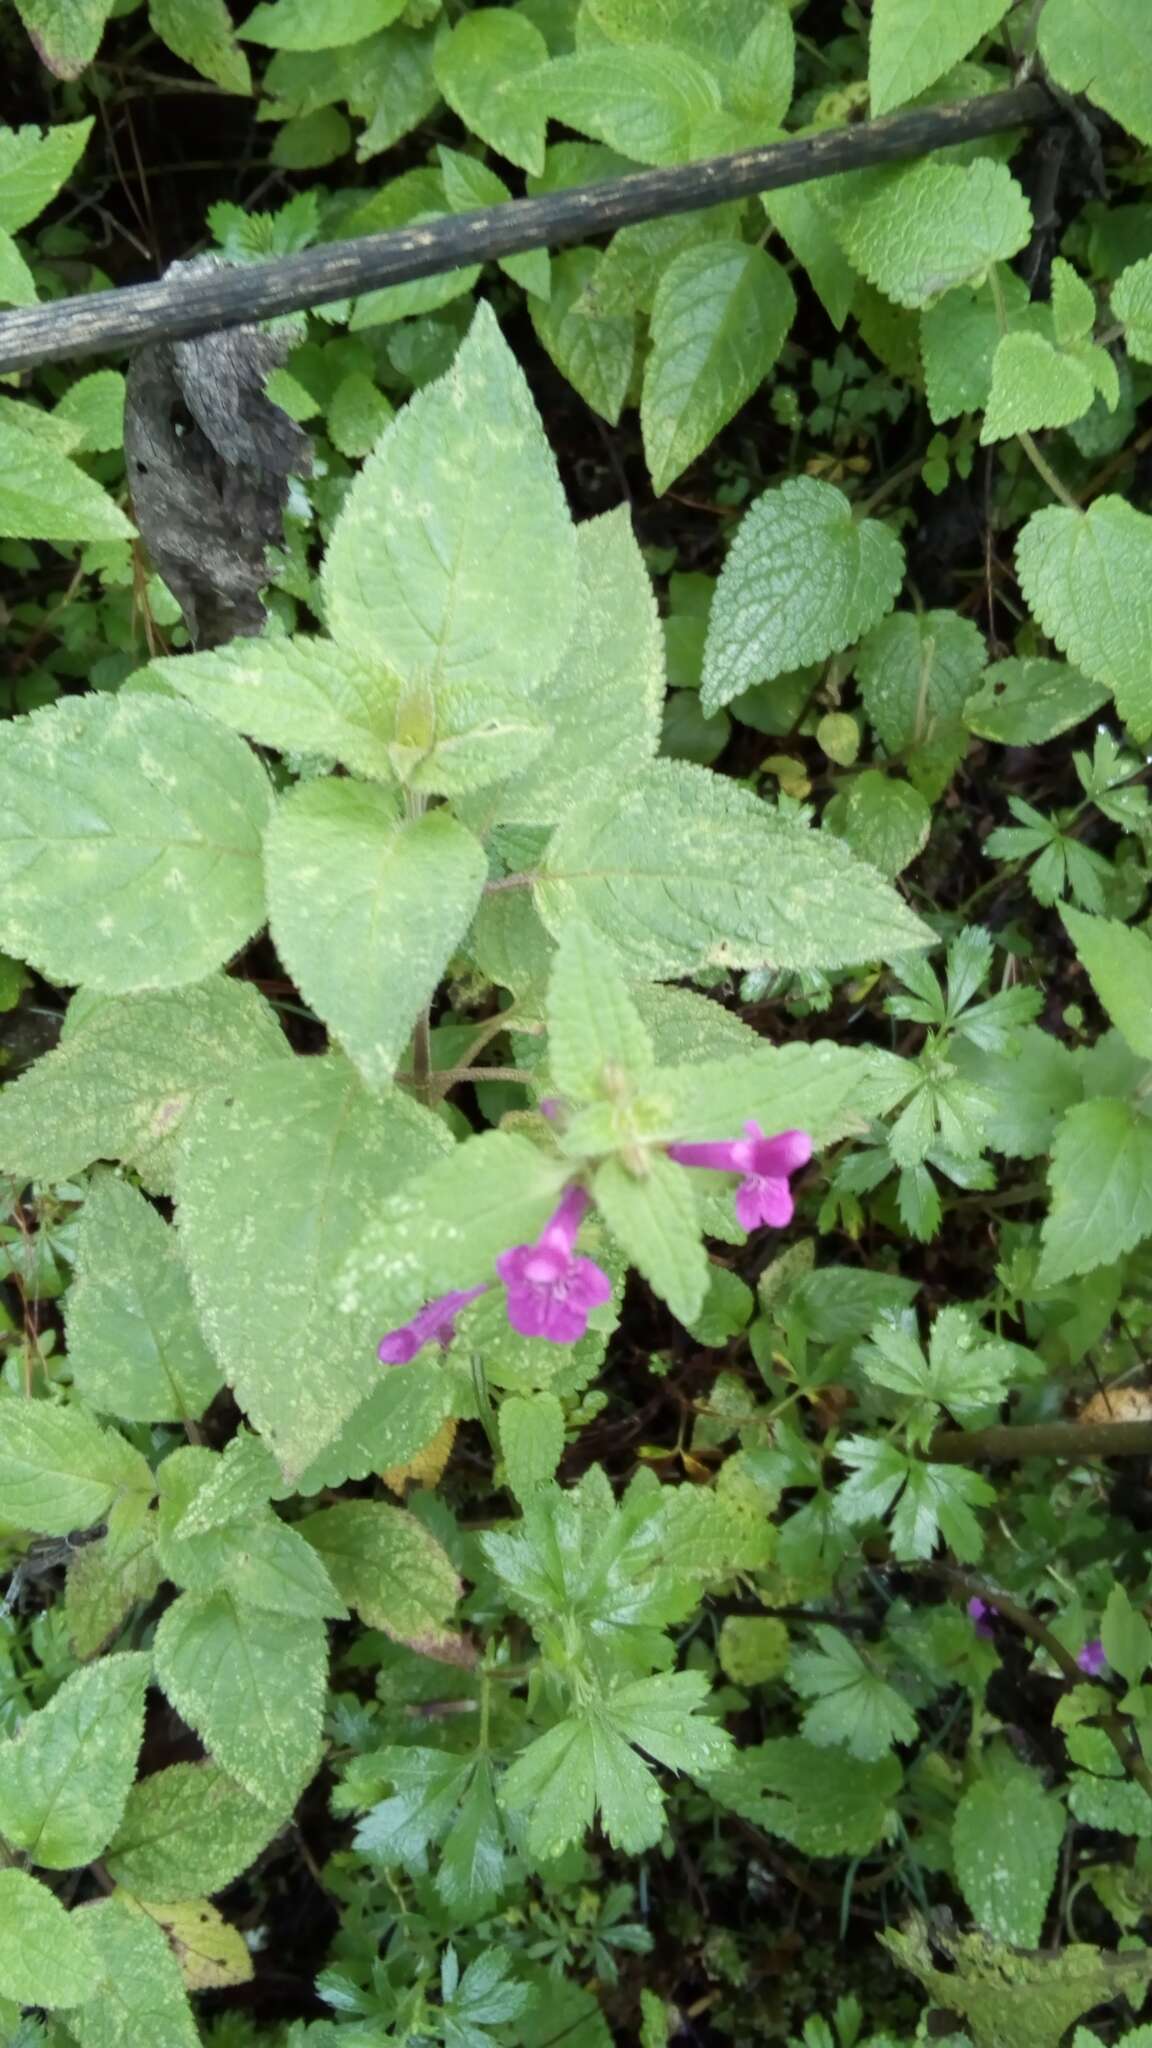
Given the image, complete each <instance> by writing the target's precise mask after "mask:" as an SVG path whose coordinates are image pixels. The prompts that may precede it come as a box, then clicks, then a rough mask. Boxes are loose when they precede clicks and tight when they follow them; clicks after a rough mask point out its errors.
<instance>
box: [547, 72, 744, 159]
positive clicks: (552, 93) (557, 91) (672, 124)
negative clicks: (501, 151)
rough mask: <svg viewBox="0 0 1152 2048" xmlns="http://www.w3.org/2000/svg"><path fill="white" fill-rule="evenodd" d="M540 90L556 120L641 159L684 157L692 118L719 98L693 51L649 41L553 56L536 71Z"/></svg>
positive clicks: (716, 105) (716, 109)
mask: <svg viewBox="0 0 1152 2048" xmlns="http://www.w3.org/2000/svg"><path fill="white" fill-rule="evenodd" d="M537 94H538V99H539V102H540V104H541V105H542V106H543V107H545V108H546V109H547V112H548V113H549V114H550V115H551V116H552V118H553V120H556V121H564V122H566V123H567V125H568V126H569V127H570V128H578V129H580V131H581V132H582V133H583V134H585V135H592V136H595V137H596V139H597V141H599V142H605V143H607V145H608V147H609V148H610V149H618V150H619V151H620V153H621V155H622V156H627V157H631V158H632V159H633V161H634V162H636V163H640V164H677V163H683V162H685V161H686V160H687V159H688V158H689V157H690V156H691V154H692V149H693V131H694V129H695V126H696V123H697V122H698V121H701V120H703V119H705V118H706V117H707V116H708V115H709V114H713V113H718V112H719V110H720V104H721V102H720V89H719V86H718V85H717V83H716V80H715V78H714V76H713V75H712V73H711V72H710V71H707V70H706V69H705V68H704V66H703V65H702V64H700V63H698V62H697V61H696V59H695V58H694V57H690V56H688V55H687V54H686V52H684V51H683V50H676V49H666V48H657V47H652V46H646V47H639V46H629V47H625V48H622V49H594V48H593V49H588V50H581V51H579V52H578V54H577V55H576V56H574V57H558V58H556V59H554V60H553V62H552V63H551V64H549V65H548V66H547V68H546V70H544V71H543V72H542V73H541V74H540V78H539V82H538V86H537Z"/></svg>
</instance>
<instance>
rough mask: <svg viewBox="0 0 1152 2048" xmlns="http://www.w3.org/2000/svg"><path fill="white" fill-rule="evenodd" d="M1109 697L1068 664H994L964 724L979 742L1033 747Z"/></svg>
mask: <svg viewBox="0 0 1152 2048" xmlns="http://www.w3.org/2000/svg"><path fill="white" fill-rule="evenodd" d="M1107 696H1108V691H1107V688H1106V686H1105V685H1104V684H1103V683H1096V682H1093V681H1092V680H1091V678H1090V677H1088V676H1083V675H1081V674H1080V671H1079V669H1075V668H1072V667H1070V665H1069V664H1068V663H1067V662H1066V661H1045V660H1042V659H1041V658H1039V657H1038V656H1031V657H1026V658H1024V659H1022V660H1016V659H1014V658H1010V659H1009V660H1007V661H997V662H994V663H993V665H992V667H991V668H990V669H987V670H986V671H985V674H984V676H983V677H982V679H981V685H980V688H979V690H977V692H976V694H975V696H972V697H969V699H968V701H967V703H966V704H965V706H964V723H965V725H966V726H967V727H968V730H969V732H974V733H976V734H977V735H978V736H979V738H980V739H982V740H996V741H997V742H998V743H999V744H1000V745H1001V746H1004V747H1035V746H1041V745H1043V743H1044V741H1045V740H1053V739H1056V738H1057V736H1058V735H1059V734H1060V733H1062V732H1068V731H1069V729H1070V728H1071V727H1072V726H1074V725H1079V724H1080V723H1081V722H1082V720H1084V719H1085V718H1090V717H1091V716H1092V713H1093V712H1094V711H1098V710H1099V709H1100V706H1101V704H1103V703H1104V702H1105V700H1106V698H1107Z"/></svg>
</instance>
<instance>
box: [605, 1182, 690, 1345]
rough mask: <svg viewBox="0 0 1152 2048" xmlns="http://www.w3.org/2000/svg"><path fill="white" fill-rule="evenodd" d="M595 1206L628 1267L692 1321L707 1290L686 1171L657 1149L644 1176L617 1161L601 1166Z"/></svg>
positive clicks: (677, 1312)
mask: <svg viewBox="0 0 1152 2048" xmlns="http://www.w3.org/2000/svg"><path fill="white" fill-rule="evenodd" d="M594 1192H595V1197H596V1206H597V1208H598V1209H599V1210H600V1213H601V1215H602V1216H603V1218H604V1221H605V1223H606V1224H607V1225H608V1228H609V1230H610V1231H611V1233H612V1235H613V1237H614V1238H615V1239H616V1241H617V1243H618V1244H619V1245H620V1247H621V1249H622V1250H623V1251H624V1252H626V1253H627V1255H628V1258H629V1261H630V1262H631V1264H632V1265H634V1266H636V1267H638V1268H639V1270H640V1272H641V1273H642V1274H643V1275H644V1278H645V1279H646V1280H647V1282H648V1284H649V1286H650V1287H652V1288H654V1289H655V1291H656V1293H657V1294H658V1295H659V1296H660V1298H661V1300H662V1301H666V1302H667V1304H668V1306H669V1308H670V1309H671V1311H672V1313H673V1315H674V1316H676V1317H677V1318H678V1320H679V1321H680V1322H682V1323H691V1322H694V1321H695V1319H696V1317H697V1316H698V1315H699V1313H700V1310H701V1309H702V1307H703V1306H704V1297H705V1295H706V1294H707V1292H708V1272H709V1267H708V1255H707V1253H706V1252H705V1250H704V1247H703V1245H702V1243H701V1241H700V1218H699V1216H698V1214H697V1209H696V1196H695V1192H694V1190H693V1186H692V1179H691V1176H690V1174H689V1172H688V1169H687V1168H686V1167H683V1166H676V1165H674V1164H673V1162H672V1161H671V1160H670V1159H667V1158H665V1157H664V1155H663V1154H662V1153H660V1152H652V1153H650V1154H649V1155H648V1158H647V1172H646V1173H645V1174H644V1176H643V1178H640V1177H639V1176H638V1175H636V1174H633V1173H629V1171H628V1169H627V1167H626V1166H625V1165H624V1164H623V1163H622V1162H621V1161H620V1160H618V1159H606V1160H605V1161H604V1164H603V1165H602V1166H601V1167H600V1168H599V1170H598V1172H597V1174H596V1179H595V1184H594Z"/></svg>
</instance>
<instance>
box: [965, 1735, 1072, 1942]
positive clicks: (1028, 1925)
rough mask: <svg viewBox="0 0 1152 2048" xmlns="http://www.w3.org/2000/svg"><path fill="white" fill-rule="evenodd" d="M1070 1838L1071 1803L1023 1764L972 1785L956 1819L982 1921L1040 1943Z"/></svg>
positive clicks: (968, 1894) (970, 1904) (1011, 1937)
mask: <svg viewBox="0 0 1152 2048" xmlns="http://www.w3.org/2000/svg"><path fill="white" fill-rule="evenodd" d="M1063 1839H1064V1810H1063V1808H1062V1806H1061V1805H1060V1802H1059V1800H1058V1799H1056V1798H1054V1797H1053V1795H1052V1793H1051V1792H1048V1791H1046V1790H1045V1788H1044V1786H1043V1784H1042V1783H1041V1781H1040V1778H1039V1777H1038V1776H1037V1775H1036V1774H1035V1773H1034V1772H1032V1771H1029V1770H1026V1769H1025V1768H1024V1767H1023V1766H1022V1765H1018V1766H1016V1767H1015V1768H1014V1769H1013V1770H1012V1771H1011V1772H1008V1773H1006V1774H998V1775H997V1777H995V1778H981V1779H979V1780H978V1781H977V1783H976V1784H975V1785H972V1786H970V1787H969V1789H968V1791H967V1792H966V1793H965V1794H964V1797H963V1799H962V1800H961V1801H960V1804H959V1806H958V1807H957V1808H956V1814H955V1818H954V1820H953V1822H952V1857H953V1862H954V1865H955V1871H956V1882H957V1884H958V1885H959V1887H960V1890H961V1892H962V1894H963V1897H964V1903H965V1905H966V1906H967V1908H968V1911H969V1912H970V1913H971V1915H972V1918H973V1920H974V1921H975V1922H976V1925H977V1926H978V1927H982V1928H983V1929H984V1931H985V1933H987V1934H991V1935H994V1936H995V1937H996V1938H997V1940H999V1941H1010V1942H1012V1943H1013V1945H1014V1946H1015V1947H1017V1948H1027V1949H1036V1948H1039V1946H1040V1941H1041V1936H1042V1934H1043V1930H1044V1918H1045V1914H1046V1912H1047V1908H1048V1901H1049V1899H1050V1897H1051V1895H1052V1887H1053V1885H1054V1884H1055V1882H1056V1870H1057V1866H1058V1864H1059V1861H1060V1844H1061V1843H1062V1841H1063Z"/></svg>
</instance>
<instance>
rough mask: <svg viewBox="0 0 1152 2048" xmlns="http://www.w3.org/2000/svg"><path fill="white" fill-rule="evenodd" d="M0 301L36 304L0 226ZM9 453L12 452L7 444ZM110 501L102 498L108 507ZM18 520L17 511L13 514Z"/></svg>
mask: <svg viewBox="0 0 1152 2048" xmlns="http://www.w3.org/2000/svg"><path fill="white" fill-rule="evenodd" d="M0 303H3V304H4V305H7V306H34V305H35V304H36V280H35V278H34V277H33V275H32V272H31V271H30V270H29V268H28V265H27V264H26V263H25V261H24V258H23V257H22V255H21V254H20V251H19V249H18V248H17V247H16V244H15V242H14V241H13V240H12V237H11V235H9V234H5V232H4V229H3V228H0ZM8 452H9V453H12V449H11V446H10V445H9V451H8ZM67 475H68V477H69V478H70V479H71V477H73V476H79V471H78V470H68V472H67ZM110 503H111V501H110V500H108V499H102V504H104V505H108V506H109V507H110ZM14 517H15V518H16V519H17V520H18V519H19V517H20V515H19V511H17V512H16V513H15V514H14Z"/></svg>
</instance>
